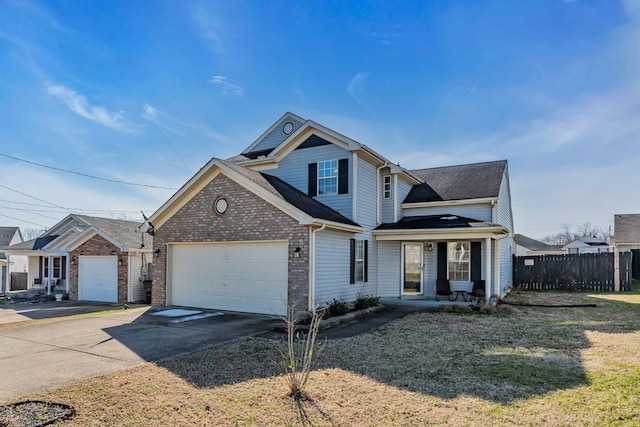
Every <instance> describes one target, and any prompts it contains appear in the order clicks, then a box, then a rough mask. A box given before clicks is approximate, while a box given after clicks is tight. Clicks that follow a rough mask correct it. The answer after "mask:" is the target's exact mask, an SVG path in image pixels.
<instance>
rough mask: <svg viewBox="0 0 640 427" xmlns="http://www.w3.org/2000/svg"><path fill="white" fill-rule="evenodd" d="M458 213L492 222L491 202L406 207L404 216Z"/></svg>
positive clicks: (462, 215)
mask: <svg viewBox="0 0 640 427" xmlns="http://www.w3.org/2000/svg"><path fill="white" fill-rule="evenodd" d="M445 214H451V215H457V216H461V217H465V218H472V219H475V220H478V221H487V222H491V221H492V220H493V219H492V212H491V204H490V203H478V204H473V205H454V206H433V207H420V208H408V209H404V216H423V215H445Z"/></svg>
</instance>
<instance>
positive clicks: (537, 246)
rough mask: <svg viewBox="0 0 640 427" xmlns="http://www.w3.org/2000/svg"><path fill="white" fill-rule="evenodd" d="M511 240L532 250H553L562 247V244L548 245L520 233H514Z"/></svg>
mask: <svg viewBox="0 0 640 427" xmlns="http://www.w3.org/2000/svg"><path fill="white" fill-rule="evenodd" d="M513 240H514V241H515V243H516V245H520V246H522V247H524V248H527V249H529V250H532V251H554V250H558V249H560V248H562V245H548V244H546V243H544V242H541V241H539V240H536V239H532V238H531V237H527V236H523V235H522V234H514V235H513Z"/></svg>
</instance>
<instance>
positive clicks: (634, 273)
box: [631, 249, 640, 280]
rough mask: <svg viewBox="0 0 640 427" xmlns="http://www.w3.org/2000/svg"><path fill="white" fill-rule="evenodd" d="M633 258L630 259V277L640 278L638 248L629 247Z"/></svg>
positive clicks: (639, 252) (639, 253)
mask: <svg viewBox="0 0 640 427" xmlns="http://www.w3.org/2000/svg"><path fill="white" fill-rule="evenodd" d="M631 253H632V254H633V259H632V260H631V264H632V266H631V277H633V278H634V279H636V280H640V249H631Z"/></svg>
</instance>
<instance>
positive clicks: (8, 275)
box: [4, 254, 11, 292]
mask: <svg viewBox="0 0 640 427" xmlns="http://www.w3.org/2000/svg"><path fill="white" fill-rule="evenodd" d="M6 257H7V259H6V262H7V266H6V268H5V272H4V283H5V285H4V288H5V289H4V290H5V292H9V291H10V290H11V272H10V271H9V270H11V255H9V254H6Z"/></svg>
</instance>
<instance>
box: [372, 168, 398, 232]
mask: <svg viewBox="0 0 640 427" xmlns="http://www.w3.org/2000/svg"><path fill="white" fill-rule="evenodd" d="M387 166H389V162H384V164H383V165H382V166H380V167H379V168H377V169H376V225H379V224H380V171H381V170H382V169H383V168H385V167H387ZM393 197H395V194H394V195H393ZM392 200H393V199H392Z"/></svg>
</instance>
